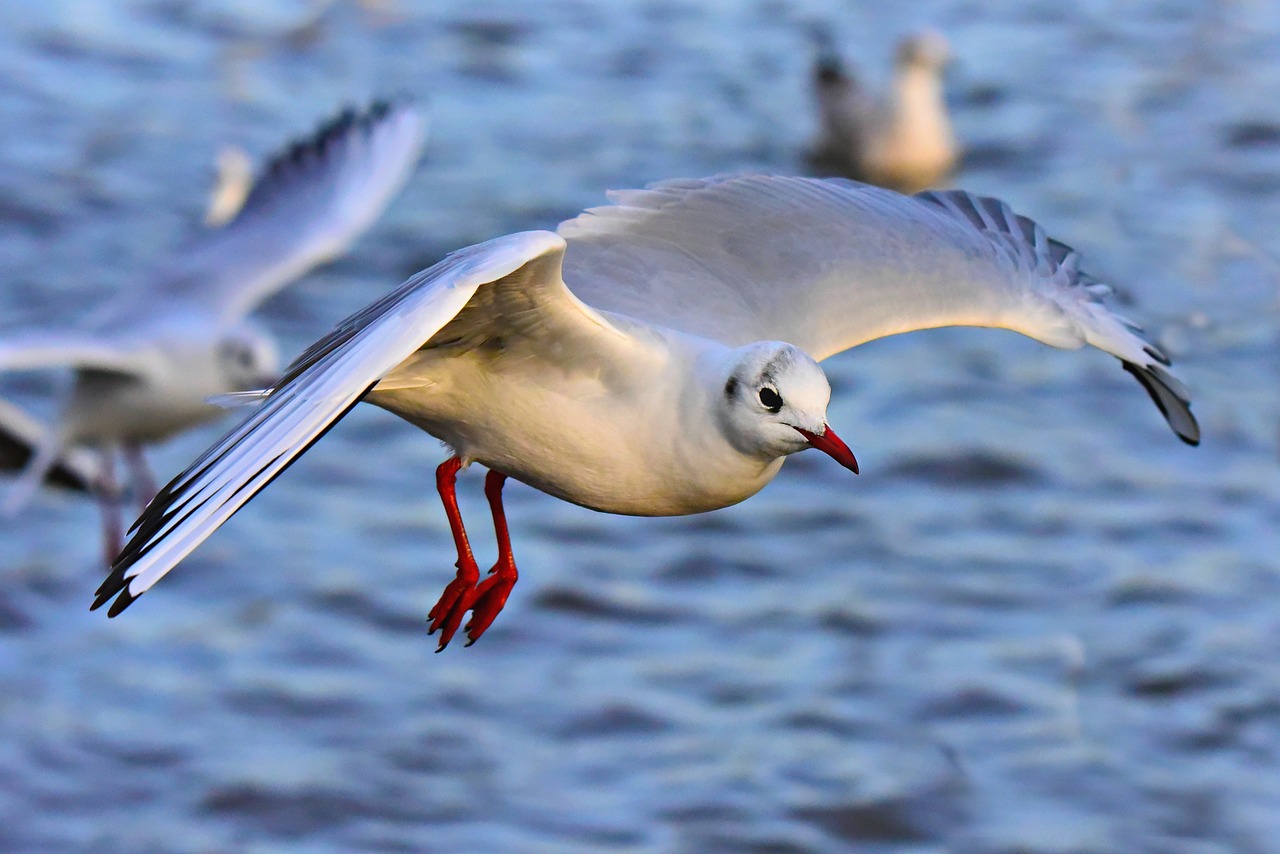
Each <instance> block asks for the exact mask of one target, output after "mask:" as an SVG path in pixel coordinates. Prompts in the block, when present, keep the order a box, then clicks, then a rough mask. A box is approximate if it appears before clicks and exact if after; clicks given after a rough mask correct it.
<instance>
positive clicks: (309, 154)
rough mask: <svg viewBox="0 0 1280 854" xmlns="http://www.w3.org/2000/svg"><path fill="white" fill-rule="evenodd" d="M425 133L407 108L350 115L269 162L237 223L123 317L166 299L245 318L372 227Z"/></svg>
mask: <svg viewBox="0 0 1280 854" xmlns="http://www.w3.org/2000/svg"><path fill="white" fill-rule="evenodd" d="M425 134H426V122H425V120H424V118H423V117H422V115H421V114H420V113H419V112H418V110H417V109H416V108H415V107H414V106H413V105H412V104H409V103H390V102H385V101H379V102H376V103H374V104H373V105H372V106H370V107H369V108H368V109H366V110H364V111H362V112H356V111H354V110H350V109H348V110H346V111H344V112H343V113H341V114H340V115H338V116H337V117H336V118H334V119H333V120H331V121H329V122H328V123H326V124H325V125H323V126H322V127H320V129H319V130H318V131H316V133H314V134H313V135H312V136H311V137H309V138H307V139H304V140H301V141H298V142H295V143H293V144H292V145H290V146H288V147H287V148H286V149H285V150H284V151H282V152H281V153H280V154H278V155H277V156H276V157H275V158H274V159H273V160H271V162H270V163H269V164H268V166H267V167H266V169H265V170H264V171H263V173H262V174H261V175H260V176H259V177H258V178H257V180H256V182H255V183H254V186H253V189H252V190H251V191H250V193H249V196H248V198H247V199H245V203H244V206H243V207H242V208H241V209H240V212H239V213H238V214H237V215H236V217H235V218H234V219H232V220H231V222H229V223H228V224H227V225H225V226H223V227H221V228H218V229H215V230H212V231H209V232H208V233H207V234H205V235H203V236H201V237H200V238H199V239H197V240H196V242H195V243H193V244H191V245H189V246H187V247H185V248H184V249H182V250H181V251H179V252H178V253H177V254H175V255H174V257H173V258H171V259H170V260H169V261H167V262H166V263H165V264H164V265H163V266H161V267H160V269H159V270H157V271H156V273H155V275H154V277H153V279H152V281H150V282H148V283H147V286H146V287H145V288H144V289H142V290H140V291H139V292H138V293H137V294H136V295H134V297H133V299H126V300H124V301H123V304H122V305H121V306H118V307H116V310H117V311H118V312H122V313H127V314H132V313H133V312H134V311H136V309H137V307H138V306H137V305H136V304H135V303H140V302H145V303H146V304H148V305H152V304H154V301H155V300H156V299H157V298H162V297H160V294H163V295H169V296H174V297H180V298H182V299H183V300H185V301H187V302H188V303H192V302H194V303H195V304H197V305H200V306H202V307H204V308H206V309H207V310H209V311H211V312H213V313H214V314H215V315H217V316H218V317H219V318H220V319H221V320H222V321H223V322H224V323H229V322H234V321H235V320H238V319H239V318H240V317H242V316H243V315H245V314H247V313H248V312H249V311H251V310H252V309H253V307H254V306H255V305H257V304H258V303H259V302H260V301H261V300H263V299H265V298H266V297H268V296H270V295H271V294H272V293H273V292H275V291H276V290H278V289H280V288H282V287H284V286H285V285H287V284H289V283H290V282H292V281H294V280H295V279H297V278H298V277H300V276H302V275H303V274H304V273H305V272H306V271H307V270H309V269H311V268H312V267H314V266H316V265H317V264H320V263H323V262H324V261H327V260H330V259H332V258H334V257H336V256H337V255H339V254H341V253H342V252H344V251H345V250H346V248H347V247H348V246H349V245H350V244H351V243H352V242H353V241H354V240H355V239H356V238H357V237H359V236H360V235H361V234H362V233H363V232H364V231H365V230H366V229H367V228H368V227H369V226H370V225H372V224H373V222H374V220H376V219H377V218H378V216H379V215H380V214H381V213H382V211H383V209H384V208H385V207H386V206H387V204H388V203H389V202H390V201H391V199H392V197H394V196H395V194H396V193H397V192H399V190H400V188H401V187H403V186H404V184H405V182H406V181H407V180H408V178H409V175H410V174H411V173H412V171H413V168H414V166H415V165H416V164H417V162H418V157H419V154H420V152H421V150H422V144H423V140H424V138H425ZM158 292H159V293H158ZM111 319H114V315H112V317H111V318H104V322H110V320H111Z"/></svg>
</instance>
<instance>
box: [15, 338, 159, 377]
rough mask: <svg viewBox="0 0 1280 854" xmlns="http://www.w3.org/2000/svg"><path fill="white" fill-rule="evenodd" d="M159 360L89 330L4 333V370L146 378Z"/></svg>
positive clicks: (145, 350) (141, 348)
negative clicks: (91, 372)
mask: <svg viewBox="0 0 1280 854" xmlns="http://www.w3.org/2000/svg"><path fill="white" fill-rule="evenodd" d="M157 358H158V357H157V354H156V353H154V352H153V351H152V350H151V349H149V348H148V347H146V346H134V347H130V346H127V345H125V344H124V343H123V342H122V341H118V340H114V339H113V338H112V337H110V336H108V335H105V334H97V333H95V332H93V331H89V330H85V331H80V330H39V329H29V330H23V331H21V332H17V333H12V334H0V371H26V370H33V369H37V368H83V369H88V370H96V371H112V372H115V373H120V374H130V375H136V376H146V375H148V374H149V373H151V372H152V371H154V370H155V369H156V367H157V363H156V359H157Z"/></svg>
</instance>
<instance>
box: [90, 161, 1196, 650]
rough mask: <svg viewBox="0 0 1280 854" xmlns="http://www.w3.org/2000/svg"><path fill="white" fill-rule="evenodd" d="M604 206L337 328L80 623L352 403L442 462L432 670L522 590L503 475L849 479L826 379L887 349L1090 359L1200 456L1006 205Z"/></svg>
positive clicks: (888, 196) (1093, 304)
mask: <svg viewBox="0 0 1280 854" xmlns="http://www.w3.org/2000/svg"><path fill="white" fill-rule="evenodd" d="M610 199H611V201H612V204H611V205H606V206H603V207H598V208H592V209H590V210H587V211H586V212H584V213H583V214H581V215H579V216H578V217H576V218H574V219H571V220H568V221H566V222H564V223H562V224H561V225H560V226H559V229H558V231H557V232H555V233H553V232H548V231H530V232H522V233H518V234H512V235H508V236H506V237H499V238H497V239H494V240H490V241H488V242H485V243H480V244H477V245H475V246H471V247H468V248H466V249H461V250H459V251H457V252H454V253H453V254H452V255H449V256H448V257H446V258H445V259H444V260H442V261H440V262H439V263H438V264H436V265H435V266H433V267H431V268H429V269H427V270H425V271H423V272H421V273H419V274H417V275H416V276H413V277H412V278H410V279H409V280H408V281H406V282H405V283H404V284H402V285H400V286H399V287H398V288H396V289H395V290H393V291H391V292H390V293H388V294H387V295H386V296H384V297H383V298H382V299H380V300H378V301H376V302H374V303H373V304H371V305H369V306H368V307H367V308H365V309H364V310H362V311H359V312H357V313H356V314H353V315H352V316H351V317H349V318H347V319H346V320H344V321H343V322H342V323H340V324H338V326H337V327H336V328H334V330H333V331H332V332H331V333H330V334H329V335H328V336H326V337H324V338H322V339H320V340H319V341H317V342H316V343H315V344H313V345H312V346H311V347H310V348H309V349H308V350H306V351H305V352H304V353H303V354H302V355H301V356H300V357H298V359H297V360H296V361H294V362H293V364H292V365H291V366H290V367H289V368H288V369H287V370H286V372H285V374H284V376H283V377H282V378H281V379H280V380H279V381H278V382H277V383H276V384H275V385H274V386H273V387H272V388H271V389H269V390H264V391H260V392H257V393H256V395H251V396H256V398H257V399H258V400H259V403H260V405H259V407H258V409H257V410H256V411H255V412H254V413H253V414H252V415H251V416H250V417H249V418H247V419H246V420H245V421H244V422H243V423H241V424H240V425H239V426H238V427H236V428H235V429H234V430H232V431H231V432H230V433H228V434H227V435H226V436H225V437H224V438H223V439H222V440H221V441H219V442H218V443H217V444H215V445H214V446H213V447H211V448H210V449H209V450H208V451H206V452H205V453H204V454H203V455H202V456H201V457H200V458H199V459H197V460H196V461H195V462H194V463H193V464H192V465H191V466H190V467H189V468H188V469H187V470H186V471H184V472H183V473H182V474H180V475H178V476H177V477H176V478H174V480H173V481H172V482H170V483H169V484H168V485H167V486H166V487H165V488H164V489H163V490H161V491H160V493H159V494H158V495H157V496H156V498H155V500H154V501H152V502H151V504H150V505H149V506H148V507H147V509H146V512H145V513H144V514H143V515H142V516H141V518H140V519H139V520H138V521H137V522H136V523H135V524H134V526H133V529H132V531H131V534H132V536H131V538H130V540H129V542H128V543H127V544H126V545H125V547H124V549H123V551H122V552H121V553H120V555H119V557H118V558H117V559H116V561H115V563H114V565H113V566H112V569H111V573H110V575H109V576H108V577H107V579H106V580H105V581H104V582H103V584H102V586H101V587H100V588H99V589H98V591H97V598H96V599H95V601H94V602H93V605H92V608H93V609H96V608H100V607H101V606H103V605H104V604H106V603H107V602H112V604H111V606H110V608H109V610H108V614H109V615H110V616H115V615H117V614H119V613H120V612H121V611H122V610H124V609H125V608H126V607H128V606H129V604H130V603H132V602H133V601H134V600H135V599H136V598H137V597H138V596H140V595H141V594H142V593H143V592H144V591H146V590H148V589H149V588H150V587H151V586H152V585H153V584H155V583H156V581H158V580H159V579H160V578H161V577H163V576H164V575H165V573H167V572H169V570H171V569H173V567H174V566H176V565H177V564H178V562H179V561H181V560H182V559H183V558H184V557H185V556H186V555H187V554H189V553H190V552H191V550H192V549H194V548H195V547H196V546H197V545H199V544H200V543H201V542H202V541H203V540H204V539H205V538H206V537H208V536H209V535H210V534H211V533H213V531H214V530H216V529H217V528H218V527H219V526H220V525H222V523H224V522H225V521H226V520H227V519H229V518H230V517H231V515H232V514H234V513H235V512H236V511H237V510H239V509H240V508H241V507H242V506H244V504H245V503H246V502H247V501H249V499H250V498H252V497H253V496H254V495H255V494H256V493H257V492H258V491H259V490H261V489H262V488H263V487H265V486H266V485H267V484H268V483H270V482H271V481H272V480H273V479H274V478H275V477H276V476H277V475H279V474H281V473H282V472H283V471H284V470H285V468H286V467H288V466H289V464H290V463H292V462H293V461H294V460H295V459H296V458H297V457H298V456H299V455H300V454H302V453H303V452H304V451H306V450H307V449H308V448H310V447H311V445H312V444H313V443H314V442H315V441H317V440H318V439H320V438H321V437H322V436H323V435H324V434H325V433H326V432H327V431H328V430H329V429H330V428H331V427H333V426H334V425H335V424H336V423H337V422H338V421H339V420H340V419H341V418H342V417H343V416H344V415H346V413H347V412H349V411H350V410H351V408H352V407H354V406H355V405H356V404H357V403H359V402H360V401H362V400H363V401H366V402H368V403H371V404H373V405H375V406H378V407H381V408H383V409H386V410H388V411H390V412H392V413H394V414H396V415H398V416H400V417H401V418H403V419H405V420H407V421H408V422H410V423H411V424H413V425H415V426H417V427H419V428H421V429H423V430H425V431H426V432H428V433H430V434H431V435H433V436H435V437H436V438H438V439H440V440H442V441H443V442H444V443H445V444H446V445H447V446H448V447H449V448H450V449H451V451H452V453H451V455H450V456H449V457H448V459H446V460H445V461H444V462H443V463H441V464H440V465H439V467H438V468H437V469H436V473H435V474H436V487H437V489H438V491H439V493H440V497H441V500H442V501H443V503H444V509H445V515H446V516H447V518H448V521H449V526H450V530H451V532H452V535H453V540H454V544H455V546H456V547H457V554H458V560H457V573H456V575H455V577H454V578H453V580H451V581H450V582H449V584H448V585H447V586H446V587H445V589H444V592H443V594H442V595H441V596H440V599H439V601H438V602H437V603H436V604H435V607H434V608H432V609H431V611H430V612H429V613H428V620H429V621H430V625H429V632H431V633H434V632H435V631H436V630H439V631H440V632H441V636H440V644H439V648H438V650H437V651H439V650H443V649H444V648H445V646H447V645H448V643H449V641H450V639H451V638H452V637H453V636H454V634H455V632H457V630H458V628H459V627H460V626H461V624H462V620H463V618H464V616H465V614H466V613H467V612H468V611H470V612H471V613H472V616H471V619H470V621H469V622H468V623H467V625H466V627H465V629H464V631H465V633H466V634H467V637H468V639H469V642H470V643H474V642H475V641H476V639H478V638H479V637H480V636H481V635H482V634H483V633H484V632H485V630H486V629H487V628H488V627H489V625H490V624H491V623H492V622H493V619H494V617H496V616H497V614H498V612H499V611H501V610H502V608H503V605H504V604H505V603H506V600H507V597H508V595H509V594H510V592H511V589H512V587H513V585H514V584H515V582H516V578H517V572H516V565H515V560H514V558H513V556H512V549H511V538H510V535H509V532H508V529H507V522H506V516H505V513H504V510H503V504H502V489H503V484H504V483H505V481H506V479H507V478H508V477H513V478H515V479H516V480H518V481H521V482H523V483H525V484H528V485H529V486H532V487H534V488H536V489H539V490H541V491H543V492H546V493H548V494H550V495H553V496H555V497H556V498H560V499H562V500H565V501H569V502H572V503H574V504H579V505H581V506H583V507H589V508H591V509H594V510H599V511H602V512H606V513H619V514H627V515H635V516H671V515H681V514H691V513H701V512H704V511H708V510H714V509H717V508H721V507H726V506H728V505H731V504H735V503H737V502H739V501H742V500H744V499H746V498H748V497H750V496H751V495H754V494H755V493H756V492H757V491H759V490H760V489H761V488H762V487H763V486H764V485H765V484H767V483H768V482H769V481H770V480H771V479H772V478H773V477H774V475H776V474H777V473H778V470H779V469H780V468H781V466H782V463H783V461H784V460H785V459H786V458H787V457H788V456H790V455H791V454H794V453H797V452H799V451H804V450H806V449H809V448H817V449H818V450H820V451H823V452H824V453H826V454H828V455H830V456H831V457H833V458H834V459H835V461H836V462H838V463H839V464H841V465H842V466H844V467H845V468H847V469H850V470H851V471H853V472H855V473H856V472H857V471H858V463H857V460H856V459H855V457H854V455H853V453H852V451H850V449H849V447H848V446H847V445H846V444H845V443H844V441H843V440H841V438H840V437H839V436H838V435H837V434H836V432H835V430H833V429H832V428H831V426H830V425H829V424H828V423H827V404H828V401H829V399H830V397H831V387H830V385H829V383H828V381H827V377H826V375H825V374H824V373H823V370H822V368H821V367H820V366H819V364H818V362H819V361H821V360H822V359H826V358H828V357H830V356H833V355H835V354H837V353H840V352H842V351H844V350H847V349H849V348H850V347H854V346H857V345H858V344H861V343H864V342H866V341H871V340H873V339H876V338H880V337H883V336H886V335H894V334H897V333H900V332H908V331H910V330H915V329H929V328H933V327H939V326H988V327H998V328H1004V329H1011V330H1014V331H1016V332H1021V333H1022V334H1024V335H1028V336H1030V337H1032V338H1035V339H1037V340H1039V341H1042V342H1044V343H1045V344H1049V345H1051V346H1054V347H1061V348H1068V349H1071V348H1078V347H1082V346H1083V345H1085V344H1090V345H1092V346H1094V347H1096V348H1098V349H1100V350H1103V351H1104V352H1107V353H1110V354H1111V355H1113V356H1116V357H1118V358H1119V359H1120V361H1121V363H1122V364H1123V366H1124V368H1125V370H1127V371H1128V372H1129V373H1131V374H1132V375H1133V376H1135V377H1136V378H1137V379H1138V381H1139V382H1140V383H1142V385H1143V386H1144V387H1145V388H1146V390H1147V391H1148V392H1149V393H1150V395H1151V397H1152V399H1153V400H1154V401H1155V403H1156V405H1157V406H1158V407H1159V409H1160V411H1161V412H1162V413H1163V414H1164V416H1165V418H1166V419H1167V421H1168V423H1169V425H1170V426H1171V427H1172V428H1173V430H1174V432H1175V433H1176V434H1177V435H1178V436H1179V437H1181V438H1182V439H1183V440H1184V441H1186V442H1188V443H1190V444H1196V443H1198V442H1199V437H1200V431H1199V427H1198V426H1197V425H1196V421H1195V418H1194V417H1193V416H1192V414H1191V411H1190V408H1189V404H1188V400H1189V395H1188V393H1187V390H1186V388H1185V387H1184V386H1183V385H1182V384H1181V383H1180V382H1179V381H1178V380H1177V379H1176V378H1174V377H1173V375H1172V374H1170V373H1169V372H1168V371H1167V370H1165V368H1166V367H1167V366H1168V363H1169V360H1168V359H1167V358H1165V356H1164V355H1163V354H1162V353H1161V352H1160V350H1159V349H1157V348H1156V346H1155V345H1154V344H1152V343H1150V342H1149V341H1147V340H1145V339H1143V338H1142V337H1140V335H1139V334H1138V330H1137V328H1136V327H1135V326H1134V325H1133V324H1132V323H1131V322H1130V321H1127V320H1125V319H1124V318H1122V317H1120V316H1119V315H1116V314H1113V313H1112V312H1111V311H1110V310H1109V309H1108V308H1107V307H1106V305H1105V304H1104V303H1103V302H1102V300H1103V298H1104V297H1105V295H1106V294H1107V292H1108V291H1109V288H1108V287H1107V286H1106V285H1105V284H1103V283H1101V282H1099V281H1097V280H1095V279H1093V278H1092V277H1090V276H1088V275H1086V274H1085V273H1083V272H1081V270H1080V267H1079V263H1080V257H1079V255H1078V254H1077V253H1076V252H1075V251H1074V250H1072V249H1071V248H1070V247H1068V246H1067V245H1065V244H1063V243H1061V242H1059V241H1057V240H1054V239H1052V238H1050V237H1049V236H1048V235H1046V233H1045V231H1044V229H1042V228H1041V227H1040V226H1039V225H1037V224H1036V223H1034V222H1032V221H1031V220H1030V219H1027V218H1026V217H1023V216H1019V215H1018V214H1016V213H1014V212H1013V211H1012V210H1011V209H1010V208H1009V206H1008V205H1006V204H1005V203H1003V202H1000V201H998V200H996V199H991V198H984V197H979V196H974V195H970V194H968V193H965V192H960V191H948V192H929V193H924V194H922V195H919V196H914V197H912V196H904V195H900V194H898V193H896V192H893V191H889V190H884V189H880V188H878V187H873V186H869V185H865V184H858V183H855V182H852V181H848V180H844V179H815V178H793V177H770V176H758V175H757V176H738V177H717V178H710V179H705V180H678V181H670V182H666V183H661V184H656V185H653V186H651V187H650V188H648V189H645V190H633V191H623V192H615V193H611V194H610ZM370 450H371V451H372V450H373V449H370ZM471 463H479V464H480V465H483V466H485V467H486V468H487V469H488V474H487V475H486V478H485V485H484V492H485V495H486V497H487V498H488V502H489V506H490V510H491V513H492V516H493V524H494V529H495V534H496V538H497V544H498V558H497V562H496V563H495V564H494V566H493V568H492V569H491V570H490V571H489V574H488V575H487V576H485V577H483V578H482V577H481V576H480V572H479V568H478V566H477V564H476V560H475V557H474V556H473V554H472V551H471V547H470V545H469V541H468V539H467V533H466V530H465V528H464V527H463V522H462V516H461V514H460V513H459V510H458V503H457V497H456V492H455V483H456V479H457V475H458V472H459V471H460V470H462V469H463V468H465V467H466V466H468V465H469V464H471ZM113 599H114V601H112V600H113ZM470 643H468V645H470Z"/></svg>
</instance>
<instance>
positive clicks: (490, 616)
mask: <svg viewBox="0 0 1280 854" xmlns="http://www.w3.org/2000/svg"><path fill="white" fill-rule="evenodd" d="M496 570H497V567H494V570H492V571H491V573H490V575H489V576H488V577H487V578H485V580H484V581H482V582H480V586H479V587H477V588H476V595H475V599H474V600H473V601H472V604H471V620H470V622H468V623H467V626H466V628H465V629H464V630H463V631H465V632H466V635H467V638H468V640H467V646H471V645H472V644H473V643H475V642H476V641H478V640H480V636H481V635H482V634H484V633H485V630H486V629H488V628H489V626H490V625H492V624H493V620H494V618H495V617H497V616H498V614H499V613H500V612H501V611H502V608H503V606H504V605H506V604H507V597H508V596H510V595H511V588H512V587H514V586H515V583H516V580H515V579H514V578H511V577H509V576H508V575H506V574H505V573H503V574H498V575H494V574H492V572H494V571H496Z"/></svg>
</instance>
